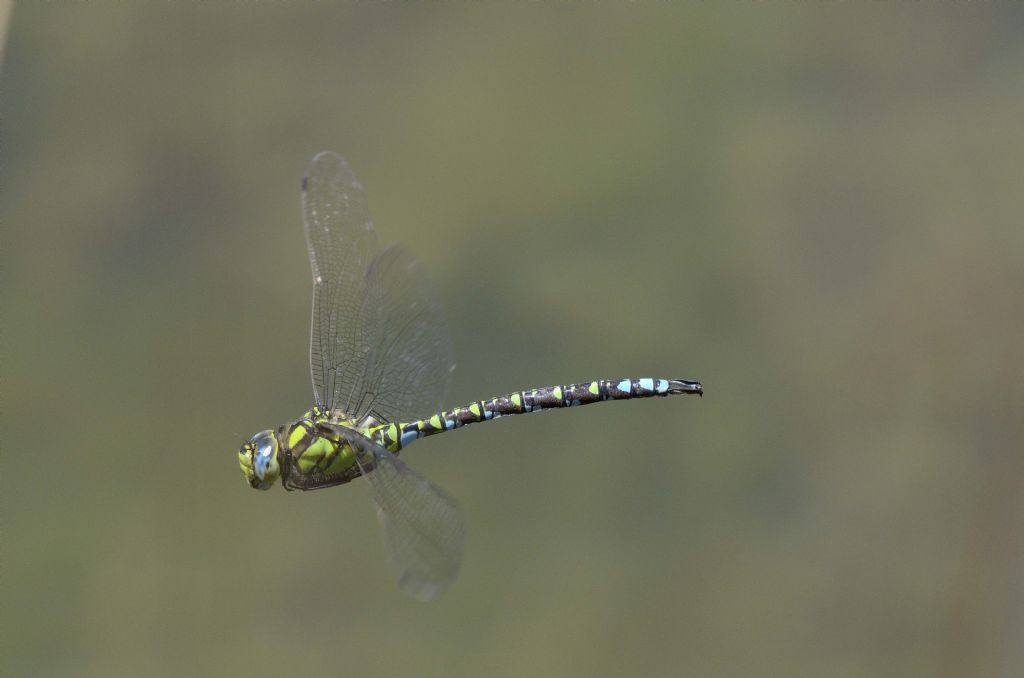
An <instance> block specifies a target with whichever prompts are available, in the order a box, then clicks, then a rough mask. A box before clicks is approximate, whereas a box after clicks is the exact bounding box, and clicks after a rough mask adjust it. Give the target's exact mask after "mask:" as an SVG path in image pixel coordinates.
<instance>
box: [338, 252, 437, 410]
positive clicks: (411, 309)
mask: <svg viewBox="0 0 1024 678" xmlns="http://www.w3.org/2000/svg"><path fill="white" fill-rule="evenodd" d="M364 289H365V297H364V299H363V305H364V309H363V311H362V316H363V317H364V318H369V317H373V318H374V322H373V323H372V324H373V325H374V326H375V327H377V328H379V335H378V336H377V337H376V338H375V341H374V343H373V345H372V347H371V351H370V355H369V356H368V359H367V366H366V374H365V376H364V378H363V379H362V385H363V388H364V389H365V395H364V399H363V401H362V402H361V403H360V404H359V405H358V406H357V408H356V410H355V411H352V412H350V413H351V414H352V415H353V418H354V419H355V420H356V421H360V420H361V419H362V417H363V416H364V415H365V414H367V413H369V412H371V411H372V412H373V413H374V414H375V415H377V416H378V418H381V419H384V420H387V421H410V420H412V419H417V418H420V417H424V416H430V415H431V414H433V413H435V412H437V411H438V410H439V409H440V408H441V405H442V401H443V400H444V397H445V394H446V393H447V392H448V385H449V384H450V383H451V376H452V370H453V369H454V367H455V363H454V361H453V359H452V343H451V336H450V335H449V333H448V324H447V322H446V320H445V316H444V310H443V309H442V307H441V304H440V303H438V301H437V296H436V294H435V293H434V290H433V287H432V286H431V285H430V282H429V280H428V279H427V276H426V275H425V274H424V273H423V271H422V269H421V267H420V265H419V262H418V261H417V259H416V257H415V256H414V255H413V254H412V253H411V252H410V251H409V250H408V248H406V247H404V246H402V245H392V246H390V247H388V248H387V249H385V250H384V251H382V252H381V253H380V254H378V255H377V257H376V258H375V259H374V260H373V262H372V263H371V264H370V267H369V269H367V271H366V282H365V286H364Z"/></svg>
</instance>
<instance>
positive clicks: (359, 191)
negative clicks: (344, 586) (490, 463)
mask: <svg viewBox="0 0 1024 678" xmlns="http://www.w3.org/2000/svg"><path fill="white" fill-rule="evenodd" d="M302 214H303V219H304V222H305V230H306V244H307V246H308V248H309V261H310V264H311V265H312V268H313V313H312V315H313V317H312V331H311V334H310V345H309V368H310V373H311V376H312V381H313V397H314V401H315V404H314V406H313V408H312V409H311V410H310V411H308V412H306V413H305V414H303V415H302V416H301V417H299V418H298V419H297V420H295V421H293V422H291V423H288V424H285V425H284V426H281V427H279V428H278V429H276V430H267V431H260V432H259V433H257V434H256V435H254V436H253V437H252V438H250V439H249V440H248V441H247V442H246V443H244V444H243V445H242V447H241V449H240V450H239V452H238V461H239V465H240V466H241V468H242V472H243V473H244V475H245V479H246V480H247V481H248V483H249V485H250V486H251V487H253V488H255V489H258V490H267V489H270V487H271V486H272V485H273V484H274V482H275V481H276V480H277V479H279V478H280V480H281V484H282V485H284V487H285V488H286V489H288V490H318V489H321V488H325V487H334V486H335V485H343V484H345V483H348V482H350V481H352V480H355V479H356V478H358V477H360V476H365V477H366V480H367V482H368V484H369V487H370V492H371V495H372V496H373V500H374V503H375V504H376V509H377V518H378V520H379V522H380V526H381V532H382V534H383V538H384V551H385V556H386V558H387V561H388V564H389V565H390V567H391V568H392V570H393V571H394V573H395V576H396V578H397V580H398V585H399V587H400V588H401V589H402V590H404V591H406V592H407V593H409V594H411V595H412V596H413V597H415V598H418V599H420V600H430V599H432V598H435V597H437V596H438V595H440V594H441V593H442V592H444V591H445V590H446V589H447V588H448V587H449V586H450V585H451V584H452V582H453V581H454V580H455V577H456V575H457V574H458V570H459V563H460V562H461V559H462V550H463V544H464V541H465V535H466V523H465V519H464V518H463V515H462V511H461V510H460V509H459V507H458V504H457V503H456V502H455V500H454V499H452V498H451V497H450V496H449V495H448V494H447V493H446V492H444V491H443V490H442V489H440V488H439V487H437V486H436V485H434V484H433V483H431V482H430V481H429V480H427V479H426V478H425V477H423V476H422V475H421V474H420V473H418V472H417V471H415V470H413V469H412V468H411V467H409V466H408V465H407V464H405V463H404V462H403V461H401V460H399V459H398V457H397V456H396V455H398V453H399V452H400V451H401V450H404V449H405V447H406V446H407V445H409V444H410V443H411V442H412V441H414V440H418V439H420V438H425V437H427V436H431V435H434V434H436V433H442V432H444V431H451V430H452V429H457V428H461V427H462V426H465V425H467V424H475V423H477V422H482V421H490V420H492V419H498V418H499V417H505V416H509V415H513V414H525V413H528V412H541V411H545V410H551V409H557V408H562V407H575V406H577V405H589V404H591V403H598V402H603V401H606V400H629V399H632V398H648V397H652V396H669V395H677V394H696V395H703V393H704V389H703V387H702V386H701V384H700V382H697V381H692V380H689V379H658V378H640V379H630V378H626V379H599V380H595V381H589V382H583V383H578V384H564V385H560V386H547V387H544V388H534V389H528V390H524V391H517V392H515V393H509V394H507V395H503V396H499V397H496V398H491V399H490V400H480V401H477V402H473V403H469V404H468V405H463V406H462V407H456V408H454V409H451V410H443V409H441V406H442V400H443V398H444V396H445V394H446V392H447V389H448V385H449V382H450V381H451V373H452V370H453V369H454V362H453V358H452V345H451V339H450V336H449V333H448V328H447V323H446V321H445V318H444V313H443V310H442V308H441V306H440V304H439V303H438V301H437V297H436V296H435V294H434V292H433V290H432V288H431V286H430V285H429V283H428V281H427V279H426V277H425V276H424V274H423V272H422V270H421V268H420V266H419V263H418V262H417V259H416V257H415V256H414V255H413V254H412V252H410V250H409V249H408V248H407V247H405V246H404V245H401V244H395V245H391V246H389V247H387V248H384V249H380V248H379V247H378V244H377V234H376V232H375V231H374V228H373V222H372V221H371V220H370V212H369V209H368V206H367V200H366V194H365V192H364V190H363V186H362V185H361V184H360V183H359V181H358V180H357V179H356V177H355V175H354V174H353V173H352V170H351V169H350V168H349V166H348V163H347V162H345V160H344V159H343V158H342V157H341V156H339V155H337V154H336V153H333V152H330V151H324V152H321V153H319V154H317V155H316V156H315V157H314V158H313V160H312V161H311V162H310V164H309V168H308V170H307V171H306V174H305V176H304V177H303V179H302Z"/></svg>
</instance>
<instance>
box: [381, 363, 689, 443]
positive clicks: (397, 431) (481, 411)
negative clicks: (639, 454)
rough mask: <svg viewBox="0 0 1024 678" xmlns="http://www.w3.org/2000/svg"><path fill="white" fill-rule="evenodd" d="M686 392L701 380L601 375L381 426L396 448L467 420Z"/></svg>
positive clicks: (461, 424) (463, 424)
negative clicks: (401, 422)
mask: <svg viewBox="0 0 1024 678" xmlns="http://www.w3.org/2000/svg"><path fill="white" fill-rule="evenodd" d="M683 393H695V394H697V395H703V393H704V389H703V387H702V386H701V385H700V383H699V382H696V381H688V380H685V379H653V378H646V377H645V378H640V379H601V380H596V381H588V382H583V383H579V384H564V385H560V386H545V387H543V388H534V389H529V390H525V391H517V392H516V393H509V394H507V395H503V396H498V397H497V398H491V399H490V400H481V401H478V402H475V403H470V404H469V405H464V406H462V407H456V408H455V409H453V410H448V411H445V412H439V413H437V414H435V415H434V416H432V417H429V418H427V419H420V420H418V421H413V422H409V423H405V424H398V425H397V426H388V427H384V428H383V430H381V436H382V438H383V440H382V444H384V445H385V447H388V448H390V449H393V450H397V449H401V448H402V447H405V446H406V445H408V444H409V443H410V442H412V441H413V440H416V439H418V438H423V437H426V436H429V435H434V434H435V433H441V432H443V431H450V430H452V429H456V428H461V427H463V426H465V425H467V424H475V423H477V422H481V421H489V420H491V419H498V418H500V417H506V416H510V415H515V414H528V413H530V412H543V411H546V410H554V409H559V408H563V407H576V406H577V405H589V404H591V403H599V402H604V401H606V400H630V399H633V398H651V397H654V396H669V395H678V394H683Z"/></svg>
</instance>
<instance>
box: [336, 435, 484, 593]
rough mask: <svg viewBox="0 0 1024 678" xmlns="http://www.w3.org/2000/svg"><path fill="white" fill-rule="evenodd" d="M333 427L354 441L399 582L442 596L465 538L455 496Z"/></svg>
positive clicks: (455, 572) (359, 438) (413, 590)
mask: <svg viewBox="0 0 1024 678" xmlns="http://www.w3.org/2000/svg"><path fill="white" fill-rule="evenodd" d="M335 430H336V431H337V432H338V433H339V434H340V435H341V436H343V437H344V438H345V440H346V441H347V442H348V443H349V444H350V445H351V446H352V449H353V450H354V451H355V454H356V461H357V463H358V464H359V469H360V470H361V471H362V473H363V475H364V476H366V480H367V482H368V483H369V485H370V491H371V493H372V495H373V501H374V503H375V504H376V506H377V519H378V520H379V521H380V527H381V532H382V534H383V537H384V554H385V556H386V558H387V561H388V564H389V565H390V566H391V569H392V571H393V572H394V574H395V577H396V579H397V580H398V587H399V588H401V589H402V590H403V591H405V592H406V593H408V594H410V595H412V596H413V597H414V598H417V599H418V600H431V599H433V598H436V597H437V596H439V595H441V594H442V593H444V591H445V590H446V589H447V588H448V587H449V586H451V584H452V582H454V581H455V577H456V576H457V575H458V573H459V564H460V563H461V561H462V547H463V544H464V542H465V539H466V523H465V519H464V518H463V516H462V511H461V510H460V509H459V507H458V505H457V504H456V503H455V500H454V499H452V498H451V497H450V496H448V494H447V493H445V492H444V490H442V489H441V488H439V487H437V486H436V485H434V484H433V483H431V482H430V481H429V480H427V479H426V478H424V477H423V476H422V475H420V474H419V473H418V472H416V471H415V470H413V469H412V468H410V467H409V466H407V465H406V464H405V463H403V462H402V461H401V460H399V459H398V457H396V456H395V455H393V454H391V452H389V451H388V450H386V449H385V448H383V447H381V446H380V445H377V444H376V443H374V442H373V441H371V440H369V439H368V438H366V437H364V436H362V435H359V434H358V433H356V432H354V431H351V430H349V429H345V428H341V427H339V428H337V429H335Z"/></svg>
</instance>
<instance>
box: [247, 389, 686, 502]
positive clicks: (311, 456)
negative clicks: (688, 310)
mask: <svg viewBox="0 0 1024 678" xmlns="http://www.w3.org/2000/svg"><path fill="white" fill-rule="evenodd" d="M701 392H702V388H701V385H700V384H699V383H698V382H695V381H687V380H684V379H653V378H640V379H607V380H596V381H590V382H584V383H579V384H565V385H562V386H546V387H544V388H536V389H529V390H525V391H517V392H516V393H509V394H507V395H503V396H499V397H497V398H491V399H489V400H481V401H477V402H475V403H470V404H468V405H464V406H462V407H456V408H454V409H452V410H446V411H443V412H439V413H438V414H435V415H433V416H430V417H427V418H424V419H417V420H416V421H411V422H408V423H401V422H397V423H379V421H378V420H377V419H376V418H374V417H373V416H372V415H371V416H368V417H367V418H366V419H364V421H363V422H361V423H359V424H357V423H355V422H352V421H349V420H348V419H346V418H344V417H343V416H339V415H338V414H334V415H332V414H331V413H329V412H323V411H322V410H320V409H319V408H313V409H312V410H310V411H309V412H306V413H305V414H304V415H302V417H301V418H300V419H299V420H298V421H295V422H293V423H292V424H289V425H286V426H282V427H281V428H280V429H278V430H277V431H276V432H275V433H274V437H275V438H276V442H277V454H276V458H277V468H278V469H280V476H281V480H282V483H283V484H284V486H285V488H287V489H289V490H316V489H321V488H324V487H333V486H335V485H343V484H345V483H347V482H350V481H352V480H354V479H355V478H358V477H359V476H360V475H362V472H361V471H360V469H359V464H357V463H356V451H355V450H353V449H352V446H351V444H350V443H349V442H348V441H347V440H346V439H345V438H343V437H341V436H339V435H338V433H337V430H336V429H337V428H338V427H343V428H346V429H349V430H351V431H353V432H355V433H357V434H359V435H361V436H363V437H365V438H368V439H369V440H371V441H373V442H374V443H376V444H377V445H380V446H381V447H384V448H385V449H387V450H388V451H389V452H391V453H393V454H398V453H399V452H400V451H401V450H402V449H404V448H405V447H406V446H407V445H409V444H410V443H412V442H413V441H414V440H418V439H420V438H425V437H427V436H432V435H435V434H437V433H444V432H445V431H451V430H454V429H457V428H461V427H463V426H466V425H467V424H475V423H478V422H482V421H490V420H492V419H498V418H500V417H507V416H512V415H516V414H527V413H530V412H543V411H546V410H553V409H560V408H563V407H577V406H579V405H589V404H591V403H599V402H603V401H606V400H630V399H633V398H651V397H656V396H660V397H664V396H669V395H678V394H685V393H697V394H700V393H701ZM247 458H248V455H247V454H246V455H243V470H245V459H247ZM264 480H266V478H264Z"/></svg>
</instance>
